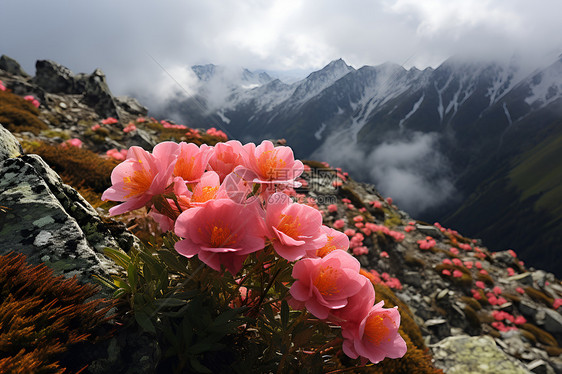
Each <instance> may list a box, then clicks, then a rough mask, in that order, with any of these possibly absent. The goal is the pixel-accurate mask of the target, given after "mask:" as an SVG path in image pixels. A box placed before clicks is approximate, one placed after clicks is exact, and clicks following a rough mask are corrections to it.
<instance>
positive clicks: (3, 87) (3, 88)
mask: <svg viewBox="0 0 562 374" xmlns="http://www.w3.org/2000/svg"><path fill="white" fill-rule="evenodd" d="M0 91H6V86H4V82H2V81H0Z"/></svg>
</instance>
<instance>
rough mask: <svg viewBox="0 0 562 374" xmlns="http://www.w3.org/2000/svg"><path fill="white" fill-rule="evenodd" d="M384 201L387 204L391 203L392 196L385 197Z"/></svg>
mask: <svg viewBox="0 0 562 374" xmlns="http://www.w3.org/2000/svg"><path fill="white" fill-rule="evenodd" d="M386 202H387V203H388V205H392V202H393V200H392V197H387V198H386Z"/></svg>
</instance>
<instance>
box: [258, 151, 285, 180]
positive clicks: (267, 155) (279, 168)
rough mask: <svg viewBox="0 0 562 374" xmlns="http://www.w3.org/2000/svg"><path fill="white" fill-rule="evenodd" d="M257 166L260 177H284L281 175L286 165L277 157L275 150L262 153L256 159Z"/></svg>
mask: <svg viewBox="0 0 562 374" xmlns="http://www.w3.org/2000/svg"><path fill="white" fill-rule="evenodd" d="M258 165H259V168H260V172H261V175H262V176H264V177H266V178H267V179H278V178H283V177H286V175H282V173H283V169H284V168H285V166H286V165H287V164H286V163H285V161H283V160H281V159H279V158H278V157H277V152H276V151H275V150H271V151H265V152H263V153H262V154H261V155H260V157H259V158H258ZM285 172H286V171H285Z"/></svg>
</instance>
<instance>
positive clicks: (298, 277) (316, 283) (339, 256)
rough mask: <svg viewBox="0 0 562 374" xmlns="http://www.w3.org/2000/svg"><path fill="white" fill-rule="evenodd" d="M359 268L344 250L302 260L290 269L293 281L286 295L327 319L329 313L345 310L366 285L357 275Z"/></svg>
mask: <svg viewBox="0 0 562 374" xmlns="http://www.w3.org/2000/svg"><path fill="white" fill-rule="evenodd" d="M360 268H361V266H360V264H359V261H357V260H356V259H355V258H354V257H353V256H351V255H350V254H349V253H347V252H344V251H333V252H330V253H328V254H327V255H326V256H325V257H323V258H305V259H302V260H300V261H298V262H297V263H295V266H294V267H293V273H292V276H293V278H295V282H294V283H293V285H292V286H291V289H290V291H289V292H290V293H291V296H292V297H293V298H294V299H295V300H297V301H300V302H304V305H305V307H306V309H307V310H308V311H309V312H310V313H312V314H313V315H315V316H316V317H317V318H320V319H326V318H328V315H329V314H330V311H331V310H333V309H340V308H343V307H345V306H346V305H347V304H348V299H349V298H350V297H351V296H353V295H355V294H356V293H357V292H359V290H361V288H362V287H363V286H364V285H365V283H366V282H368V280H367V278H365V277H364V276H362V275H361V274H359V270H360Z"/></svg>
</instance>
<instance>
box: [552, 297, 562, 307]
mask: <svg viewBox="0 0 562 374" xmlns="http://www.w3.org/2000/svg"><path fill="white" fill-rule="evenodd" d="M560 306H562V299H554V302H553V303H552V308H553V309H558V308H560Z"/></svg>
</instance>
